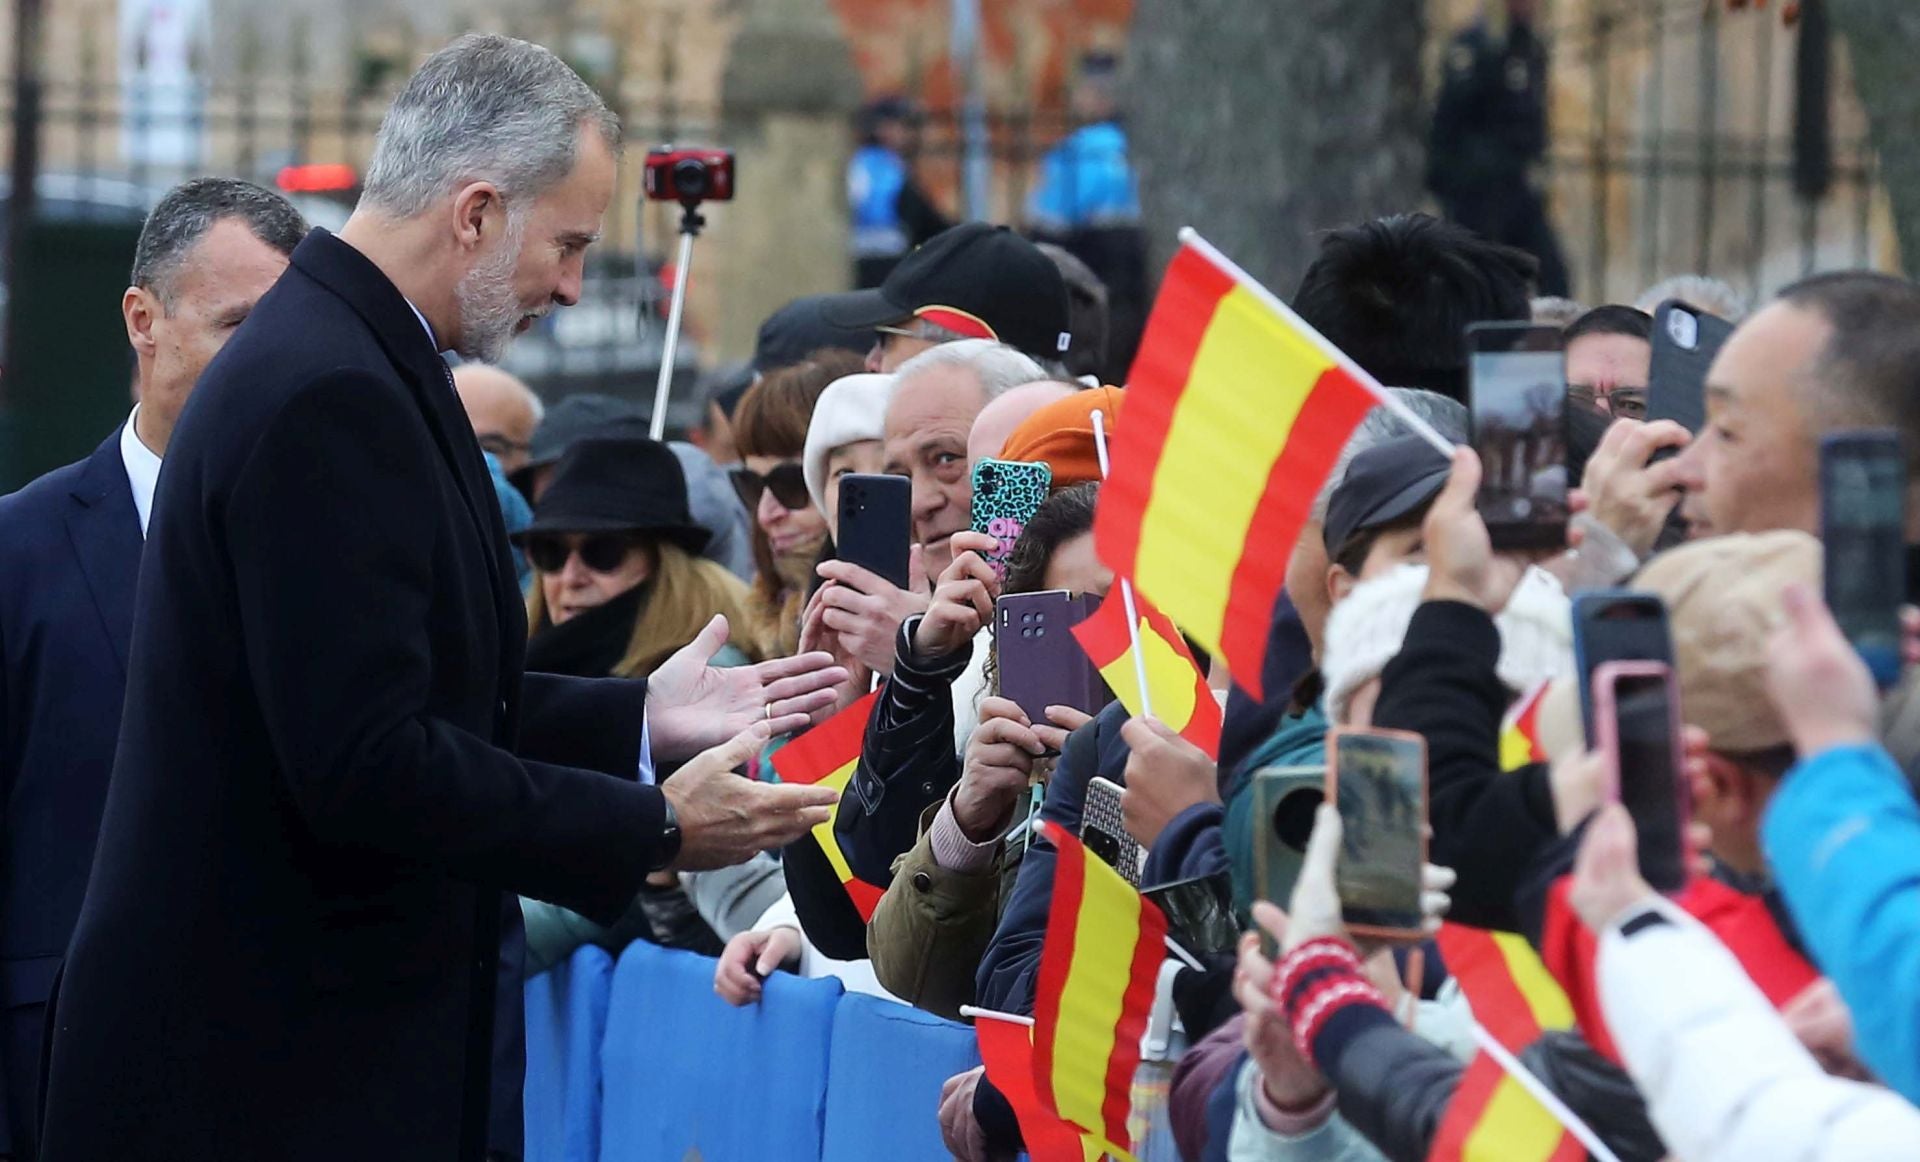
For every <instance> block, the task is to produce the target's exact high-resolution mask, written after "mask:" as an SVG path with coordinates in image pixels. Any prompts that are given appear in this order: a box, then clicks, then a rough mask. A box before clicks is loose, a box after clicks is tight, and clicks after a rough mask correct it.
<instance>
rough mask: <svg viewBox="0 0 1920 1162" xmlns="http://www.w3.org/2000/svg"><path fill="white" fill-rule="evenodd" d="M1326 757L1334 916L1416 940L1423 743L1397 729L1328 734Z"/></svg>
mask: <svg viewBox="0 0 1920 1162" xmlns="http://www.w3.org/2000/svg"><path fill="white" fill-rule="evenodd" d="M1327 754H1328V763H1327V798H1329V799H1331V800H1333V805H1334V806H1335V807H1338V808H1339V809H1340V823H1341V839H1340V863H1339V866H1338V867H1337V868H1336V869H1335V870H1334V883H1335V885H1336V886H1337V887H1338V888H1339V891H1340V914H1341V916H1342V917H1344V918H1345V919H1346V922H1347V927H1349V928H1351V929H1352V930H1353V931H1354V932H1356V933H1359V934H1361V935H1365V936H1380V937H1384V938H1386V939H1390V940H1409V939H1419V937H1420V936H1421V935H1422V921H1423V919H1424V917H1423V915H1422V913H1421V910H1420V874H1421V869H1422V865H1424V864H1425V863H1426V862H1427V740H1426V739H1424V738H1421V737H1420V736H1419V735H1417V734H1410V733H1408V732H1406V731H1400V730H1348V729H1343V730H1335V731H1333V732H1332V733H1331V734H1330V735H1329V736H1328V739H1327Z"/></svg>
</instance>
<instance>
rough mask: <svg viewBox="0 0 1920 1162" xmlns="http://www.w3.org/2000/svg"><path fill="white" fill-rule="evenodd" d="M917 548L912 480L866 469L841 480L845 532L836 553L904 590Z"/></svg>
mask: <svg viewBox="0 0 1920 1162" xmlns="http://www.w3.org/2000/svg"><path fill="white" fill-rule="evenodd" d="M912 547H913V482H912V481H910V480H908V479H907V478H906V477H904V476H880V475H874V474H871V473H865V472H850V473H848V474H847V475H845V476H842V477H841V478H840V535H839V536H838V537H837V538H836V539H835V541H834V551H835V554H836V555H837V556H838V557H839V558H840V559H841V560H842V561H845V562H847V563H848V564H852V565H858V566H860V567H861V568H862V569H865V570H867V571H868V572H869V573H873V574H875V575H876V576H879V577H881V578H883V579H885V580H886V581H888V582H889V583H891V584H892V585H893V586H894V587H896V588H899V589H905V588H906V587H907V558H908V556H909V554H910V553H911V551H912Z"/></svg>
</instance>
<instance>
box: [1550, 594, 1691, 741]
mask: <svg viewBox="0 0 1920 1162" xmlns="http://www.w3.org/2000/svg"><path fill="white" fill-rule="evenodd" d="M1573 662H1574V669H1575V671H1576V672H1577V674H1578V676H1579V678H1580V723H1581V726H1582V727H1584V729H1585V737H1586V740H1587V745H1588V746H1593V745H1596V744H1597V742H1598V740H1599V737H1600V736H1599V734H1598V732H1597V730H1596V725H1597V724H1596V719H1595V716H1594V703H1593V675H1594V671H1596V670H1598V669H1599V668H1600V667H1601V666H1604V665H1606V664H1607V663H1608V662H1659V663H1661V664H1662V665H1666V666H1671V665H1673V639H1672V637H1671V635H1670V634H1669V633H1668V631H1667V604H1666V602H1664V601H1662V600H1660V598H1659V597H1657V596H1656V595H1654V594H1652V593H1641V592H1637V591H1635V590H1631V589H1595V590H1591V591H1589V592H1586V593H1581V594H1578V595H1576V596H1575V597H1574V599H1573Z"/></svg>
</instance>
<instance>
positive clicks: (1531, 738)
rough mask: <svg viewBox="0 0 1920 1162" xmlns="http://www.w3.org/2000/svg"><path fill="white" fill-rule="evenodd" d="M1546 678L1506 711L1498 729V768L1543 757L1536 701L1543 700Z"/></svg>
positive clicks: (1513, 767) (1514, 766) (1510, 767)
mask: <svg viewBox="0 0 1920 1162" xmlns="http://www.w3.org/2000/svg"><path fill="white" fill-rule="evenodd" d="M1549 685H1551V683H1549V682H1541V683H1539V684H1538V685H1536V686H1534V688H1533V689H1532V690H1530V691H1528V692H1527V694H1526V695H1525V696H1524V697H1522V698H1521V699H1520V701H1518V702H1516V703H1514V704H1513V708H1512V709H1511V710H1509V711H1507V719H1506V723H1505V725H1504V726H1502V727H1501V729H1500V769H1501V770H1503V771H1517V770H1519V769H1520V768H1521V767H1524V766H1528V765H1530V764H1532V763H1544V762H1546V761H1547V748H1546V747H1545V746H1542V745H1541V743H1540V704H1541V703H1542V702H1545V701H1546V700H1547V687H1548V686H1549Z"/></svg>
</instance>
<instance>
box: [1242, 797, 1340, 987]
mask: <svg viewBox="0 0 1920 1162" xmlns="http://www.w3.org/2000/svg"><path fill="white" fill-rule="evenodd" d="M1249 794H1250V795H1251V801H1252V804H1253V821H1254V822H1253V827H1254V832H1253V899H1255V900H1267V901H1269V902H1271V903H1273V904H1277V905H1278V906H1279V907H1281V908H1282V909H1285V908H1290V907H1292V906H1293V887H1294V884H1296V883H1297V882H1299V879H1300V866H1301V864H1303V863H1304V862H1305V861H1306V858H1307V840H1308V839H1309V838H1310V837H1311V836H1312V835H1313V813H1314V812H1315V811H1317V810H1319V808H1320V804H1322V803H1324V802H1326V800H1327V768H1326V767H1325V766H1312V767H1261V768H1259V769H1258V770H1256V771H1254V772H1253V778H1252V783H1251V785H1250V787H1249ZM1246 903H1252V901H1251V900H1249V901H1246ZM1260 940H1261V944H1262V945H1263V946H1264V947H1265V948H1266V949H1267V952H1268V954H1269V955H1271V954H1272V953H1273V951H1274V947H1273V940H1272V938H1271V937H1269V936H1268V935H1267V934H1266V932H1265V931H1264V930H1262V932H1261V934H1260Z"/></svg>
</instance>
